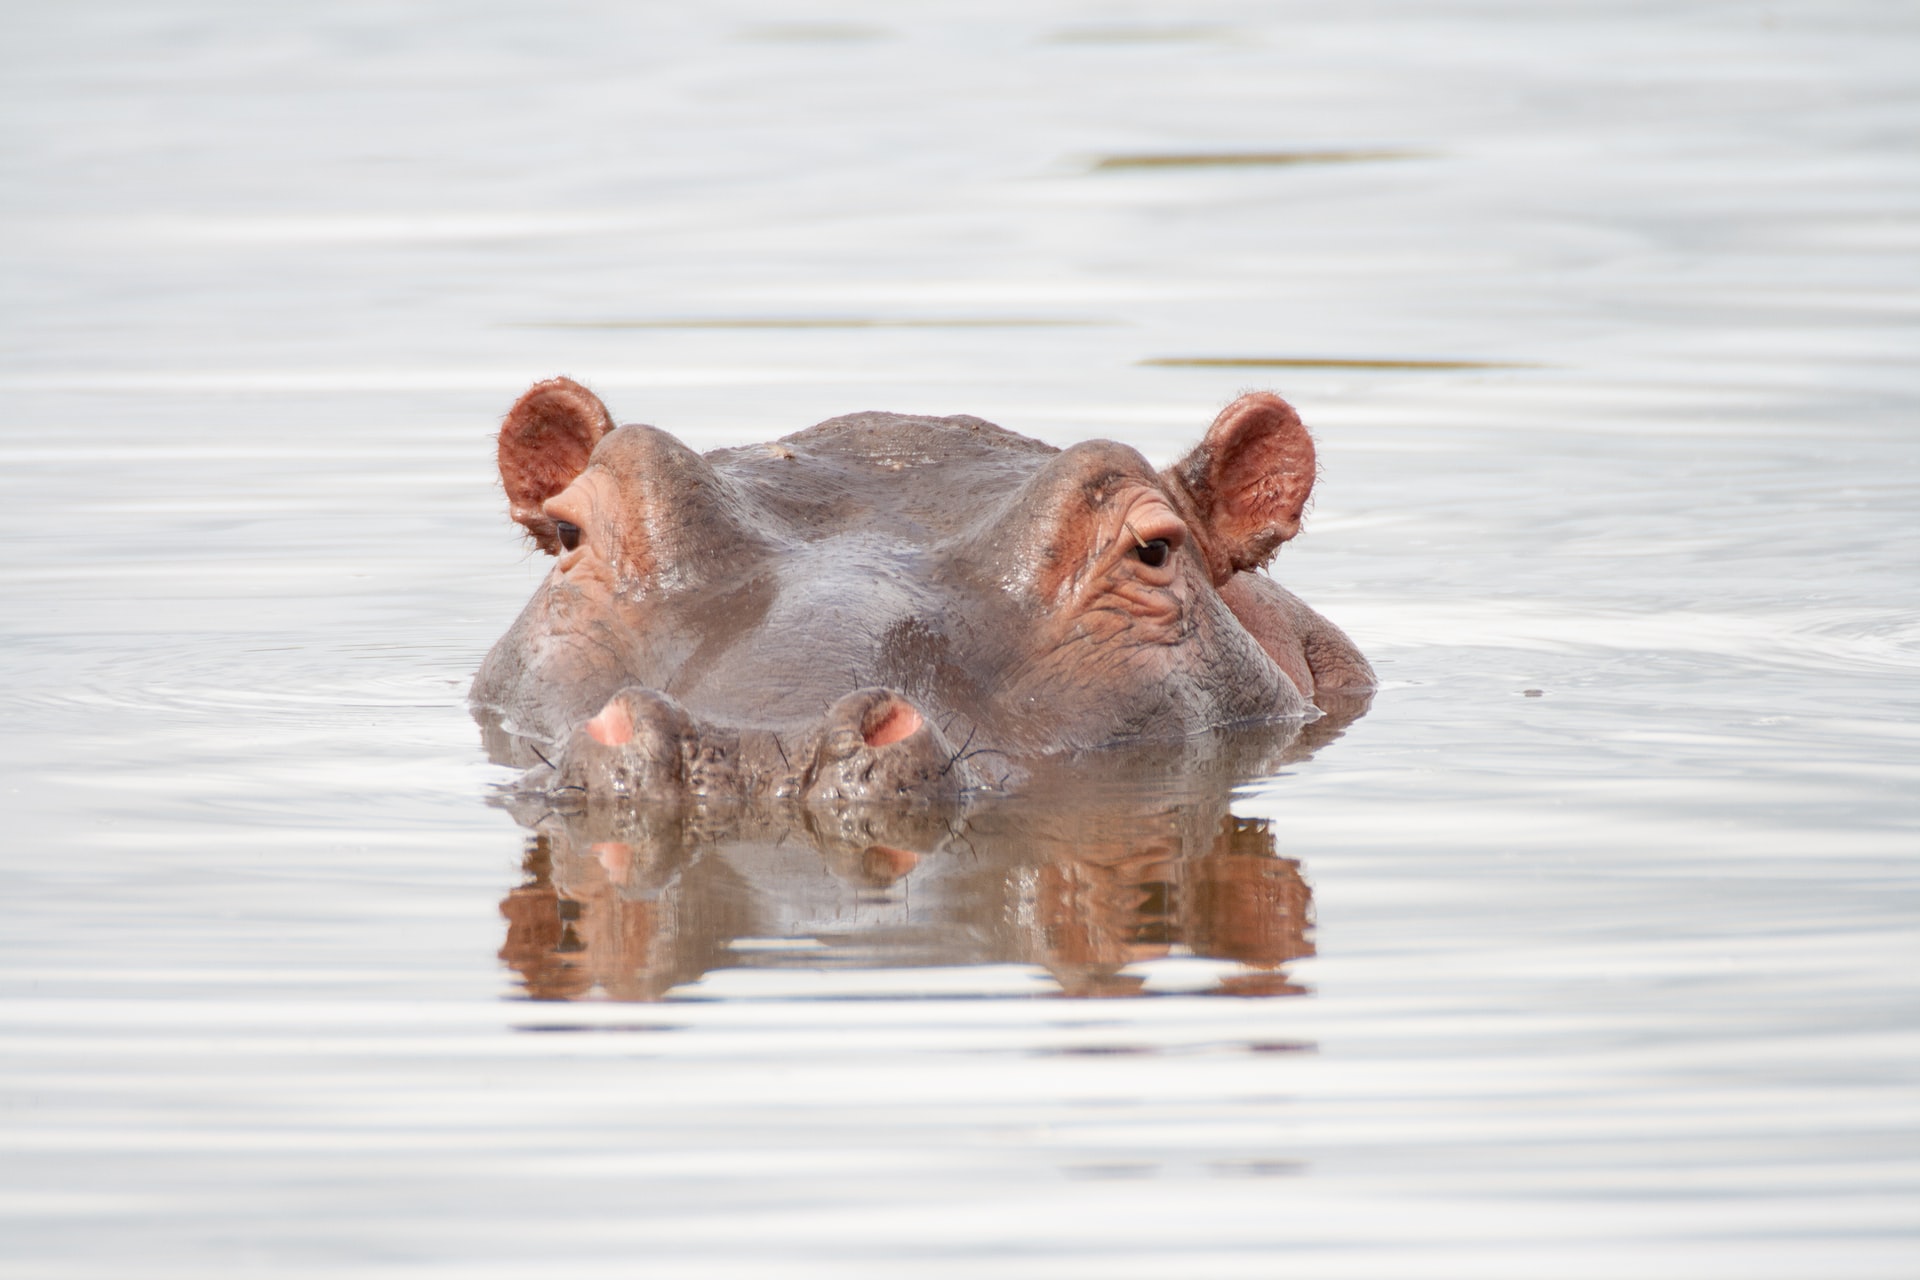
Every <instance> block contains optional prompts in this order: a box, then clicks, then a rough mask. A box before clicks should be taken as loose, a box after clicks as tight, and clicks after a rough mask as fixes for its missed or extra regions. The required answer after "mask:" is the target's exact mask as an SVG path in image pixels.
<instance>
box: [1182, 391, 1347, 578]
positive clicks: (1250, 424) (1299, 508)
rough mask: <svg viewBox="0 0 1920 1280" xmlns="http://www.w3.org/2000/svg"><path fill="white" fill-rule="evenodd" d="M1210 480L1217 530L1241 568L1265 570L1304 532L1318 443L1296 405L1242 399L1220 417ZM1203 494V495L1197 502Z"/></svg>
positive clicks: (1208, 497)
mask: <svg viewBox="0 0 1920 1280" xmlns="http://www.w3.org/2000/svg"><path fill="white" fill-rule="evenodd" d="M1196 454H1198V455H1200V456H1201V457H1203V458H1204V475H1203V476H1194V477H1191V480H1193V481H1197V482H1198V483H1199V484H1200V485H1201V486H1203V487H1204V489H1205V495H1204V498H1203V501H1205V503H1206V505H1207V511H1208V516H1209V524H1210V525H1211V526H1212V532H1213V534H1214V535H1215V536H1216V537H1217V538H1218V539H1219V540H1220V542H1221V544H1222V548H1223V550H1225V551H1226V553H1227V558H1228V559H1229V560H1230V561H1231V563H1232V566H1233V567H1234V568H1235V569H1241V570H1244V569H1253V568H1258V567H1259V566H1260V565H1262V564H1265V563H1266V561H1267V560H1268V559H1269V558H1270V557H1271V556H1272V555H1273V553H1274V551H1276V550H1277V549H1278V548H1279V546H1280V544H1281V543H1283V542H1285V541H1286V540H1287V539H1289V538H1291V537H1293V536H1294V535H1295V534H1297V533H1299V532H1300V516H1301V514H1302V512H1304V511H1305V510H1306V506H1307V499H1308V498H1309V497H1310V496H1312V494H1313V481H1314V470H1315V466H1316V463H1315V459H1314V449H1313V437H1312V436H1311V435H1309V434H1308V433H1307V428H1306V426H1305V424H1303V423H1302V422H1301V421H1300V415H1299V414H1297V413H1295V412H1294V411H1293V406H1292V405H1290V404H1288V403H1287V402H1286V401H1285V400H1282V399H1281V398H1280V397H1279V396H1276V395H1273V394H1272V393H1270V392H1256V393H1254V394H1252V395H1246V396H1241V397H1240V398H1239V399H1238V400H1236V401H1234V402H1233V403H1232V404H1230V405H1228V406H1227V408H1226V409H1225V411H1223V412H1222V413H1221V414H1220V416H1219V417H1218V418H1216V419H1214V423H1213V426H1212V428H1210V429H1209V430H1208V432H1207V439H1206V443H1205V444H1203V445H1201V447H1200V449H1199V450H1197V451H1196ZM1200 496H1201V495H1199V494H1196V497H1200Z"/></svg>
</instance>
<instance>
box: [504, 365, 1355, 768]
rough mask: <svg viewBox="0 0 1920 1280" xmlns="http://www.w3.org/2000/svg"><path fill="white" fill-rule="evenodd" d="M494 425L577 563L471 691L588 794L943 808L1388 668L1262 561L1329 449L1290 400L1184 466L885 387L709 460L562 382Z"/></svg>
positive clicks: (528, 501)
mask: <svg viewBox="0 0 1920 1280" xmlns="http://www.w3.org/2000/svg"><path fill="white" fill-rule="evenodd" d="M498 446H499V449H498V453H499V467H500V479H501V483H502V485H503V486H504V487H505V489H506V494H507V501H508V504H509V511H510V514H511V516H512V518H513V519H514V520H515V521H516V522H518V523H519V524H520V525H521V526H522V527H523V528H524V529H525V531H526V533H527V535H528V536H529V537H530V538H531V539H532V541H533V543H534V545H535V546H537V547H538V549H539V550H540V551H542V552H545V553H546V554H547V555H550V556H552V557H553V566H552V569H551V570H550V571H549V573H548V574H547V577H546V579H545V580H544V581H543V582H542V583H541V584H540V586H539V587H538V588H537V589H536V590H535V592H534V595H533V598H532V600H531V601H529V602H528V604H527V606H526V608H525V610H524V611H523V612H522V613H521V614H520V616H519V618H518V619H517V620H516V621H515V622H514V623H513V625H512V626H511V627H510V628H509V629H508V630H507V632H506V634H505V635H504V636H503V637H501V639H500V640H499V642H498V643H496V644H495V645H494V646H493V649H492V650H491V652H489V653H488V655H487V657H486V659H485V660H484V662H483V663H482V664H481V667H480V670H479V673H478V675H477V676H476V677H475V680H474V683H473V689H472V702H473V705H474V708H475V711H476V714H477V715H478V716H479V717H480V719H481V721H482V723H483V724H484V725H487V726H489V727H490V728H491V729H493V730H498V731H504V734H505V737H504V738H499V737H495V738H494V739H493V741H494V743H495V745H496V747H498V746H499V745H500V744H501V743H502V742H505V743H507V744H509V745H508V746H507V747H506V748H505V754H506V755H507V757H509V758H511V759H513V760H514V761H515V762H517V763H523V764H531V763H532V759H531V758H530V757H527V756H526V754H525V751H531V752H533V753H534V755H537V756H538V757H539V758H540V759H541V760H543V761H547V762H548V763H549V764H550V766H551V767H552V769H553V770H554V771H555V772H556V773H557V774H558V775H559V776H558V780H557V781H558V784H559V785H564V786H567V787H572V788H578V789H581V790H582V791H584V792H586V793H589V794H593V795H607V796H613V797H627V798H634V799H648V798H653V799H661V798H667V799H671V798H674V797H682V798H684V797H697V798H707V799H714V798H734V799H740V800H761V799H765V800H785V801H795V802H798V803H801V804H810V803H828V804H831V805H841V806H844V805H847V804H867V803H886V804H894V805H900V804H907V805H913V804H929V803H936V802H939V801H941V800H944V799H951V798H953V797H955V796H961V795H964V794H967V793H970V792H974V791H979V790H982V789H985V790H992V789H995V788H1009V787H1012V788H1017V787H1018V786H1019V785H1020V780H1021V779H1022V778H1026V777H1030V776H1031V770H1032V768H1033V766H1034V765H1035V763H1036V762H1040V761H1058V760H1061V759H1075V758H1084V757H1085V756H1086V755H1087V754H1088V753H1092V752H1097V751H1101V750H1103V749H1110V748H1116V747H1126V746H1139V745H1141V744H1151V743H1160V744H1167V743H1176V742H1179V741H1182V740H1188V739H1192V738H1193V737H1194V736H1195V735H1204V734H1206V733H1208V732H1209V731H1212V730H1218V729H1222V728H1226V727H1232V726H1245V725H1248V724H1265V725H1272V726H1276V727H1277V729H1279V730H1289V727H1291V729H1290V731H1297V728H1298V726H1299V725H1300V724H1302V723H1303V722H1305V721H1308V720H1312V719H1314V718H1316V717H1319V716H1320V715H1321V714H1322V710H1321V709H1322V708H1326V709H1329V710H1343V711H1344V713H1345V714H1348V715H1350V714H1352V707H1353V705H1354V704H1353V702H1352V700H1353V699H1354V698H1355V697H1356V696H1357V695H1359V696H1364V694H1365V692H1366V691H1368V690H1370V689H1371V688H1372V686H1373V683H1374V675H1373V670H1372V668H1371V667H1370V666H1369V665H1368V663H1367V661H1366V659H1365V658H1364V657H1362V656H1361V653H1360V651H1359V649H1358V648H1357V647H1356V646H1355V645H1354V644H1353V642H1352V641H1351V640H1349V639H1348V638H1347V636H1346V635H1345V634H1344V633H1342V632H1341V631H1340V629H1339V628H1337V627H1335V626H1334V625H1333V624H1332V623H1330V622H1328V621H1327V620H1326V619H1325V618H1323V617H1321V616H1320V615H1319V614H1318V613H1316V612H1315V611H1314V610H1313V609H1311V608H1309V607H1308V606H1307V605H1306V604H1305V603H1304V602H1302V601H1301V600H1300V599H1299V598H1298V597H1296V596H1294V595H1293V594H1292V593H1290V592H1288V591H1287V590H1286V589H1285V588H1283V587H1281V586H1279V585H1278V584H1277V583H1275V582H1274V581H1273V580H1272V579H1271V578H1269V577H1267V576H1265V575H1264V574H1263V573H1262V572H1261V570H1262V568H1263V566H1265V565H1266V564H1267V563H1268V562H1269V561H1270V560H1271V559H1272V557H1273V556H1274V554H1275V553H1276V552H1277V551H1278V550H1279V548H1280V547H1281V546H1282V545H1283V544H1284V543H1286V542H1287V541H1288V540H1289V539H1291V538H1292V537H1294V536H1295V534H1297V533H1298V532H1299V530H1300V523H1301V516H1302V513H1303V512H1304V510H1305V508H1306V506H1307V502H1308V499H1309V497H1310V496H1311V494H1312V490H1313V485H1314V480H1315V474H1316V468H1315V461H1314V445H1313V440H1312V437H1311V436H1310V435H1309V434H1308V432H1307V429H1306V427H1305V426H1304V425H1303V424H1302V423H1301V420H1300V417H1299V415H1298V414H1297V413H1296V412H1295V411H1294V409H1293V408H1292V406H1290V405H1289V404H1288V403H1287V402H1286V401H1284V400H1282V399H1281V398H1280V397H1279V396H1277V395H1273V394H1270V393H1266V392H1257V393H1253V394H1248V395H1243V396H1241V397H1240V398H1238V399H1236V400H1235V401H1233V403H1231V404H1229V405H1228V406H1227V407H1226V408H1225V409H1224V410H1223V411H1222V412H1221V413H1220V414H1219V416H1218V417H1217V418H1215V419H1214V421H1213V423H1212V425H1211V426H1210V427H1208V428H1207V431H1206V433H1205V436H1204V437H1203V438H1202V440H1201V441H1200V443H1199V444H1198V445H1196V446H1195V447H1194V448H1193V449H1192V451H1191V452H1189V453H1187V454H1186V456H1185V457H1183V458H1182V459H1181V460H1180V461H1178V462H1176V463H1175V464H1173V465H1172V466H1169V467H1166V468H1163V469H1157V468H1155V467H1154V466H1153V465H1151V464H1150V463H1149V462H1148V461H1147V460H1146V458H1144V457H1143V456H1142V455H1141V454H1139V453H1138V452H1136V451H1135V450H1133V449H1131V448H1129V447H1127V446H1125V445H1122V444H1118V443H1115V442H1113V441H1110V440H1090V441H1085V442H1082V443H1079V444H1074V445H1071V446H1069V447H1067V448H1064V449H1062V448H1056V447H1055V446H1053V445H1051V444H1046V443H1043V442H1041V441H1039V440H1034V439H1030V438H1028V437H1026V436H1022V435H1018V434H1016V433H1014V432H1012V431H1008V430H1005V429H1003V428H1001V427H998V426H995V425H994V424H992V423H990V422H986V421H983V420H982V419H980V418H975V417H969V416H966V415H956V416H951V417H926V416H919V415H913V414H900V413H881V412H865V413H854V414H849V415H847V416H844V417H838V418H833V419H831V420H829V421H826V422H822V423H820V424H819V425H817V426H813V427H809V428H807V429H806V430H804V431H800V432H798V433H796V434H793V435H788V436H784V437H782V438H780V439H778V440H775V441H773V442H772V443H769V444H755V445H748V446H744V447H739V448H729V449H718V450H714V451H712V452H709V453H705V454H701V453H696V452H694V451H693V450H692V449H690V448H688V447H687V446H686V445H684V444H682V443H681V442H680V441H678V440H676V439H675V438H674V437H673V436H671V435H669V434H668V433H667V432H665V431H662V430H660V429H658V428H655V427H651V426H642V425H633V424H630V425H625V426H620V425H616V423H615V421H614V418H613V417H612V415H611V414H610V413H609V411H608V409H607V407H606V405H605V404H603V403H602V402H601V400H600V399H599V397H597V396H596V395H594V394H593V393H592V392H591V391H589V390H588V389H587V388H586V387H584V386H582V385H581V384H580V383H578V382H575V381H573V380H571V379H568V378H555V379H552V380H550V381H545V382H541V383H538V384H537V385H535V386H534V387H532V388H531V389H530V390H528V391H527V392H526V394H525V395H523V396H521V397H520V399H519V400H518V401H517V402H516V403H515V404H514V405H513V407H512V409H511V410H510V411H509V412H508V414H507V415H506V418H505V420H504V423H503V425H502V427H501V430H500V434H499V441H498ZM1360 705H1362V706H1364V702H1362V703H1361V704H1360ZM522 746H524V748H525V751H522V750H520V747H522Z"/></svg>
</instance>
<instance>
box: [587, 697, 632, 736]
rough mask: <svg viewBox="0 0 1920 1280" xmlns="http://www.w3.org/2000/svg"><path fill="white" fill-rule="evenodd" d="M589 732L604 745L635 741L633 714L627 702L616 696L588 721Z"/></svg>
mask: <svg viewBox="0 0 1920 1280" xmlns="http://www.w3.org/2000/svg"><path fill="white" fill-rule="evenodd" d="M587 732H588V733H589V734H590V735H592V737H593V740H594V741H595V742H597V743H599V744H600V745H601V746H603V747H620V746H625V745H626V744H627V743H629V742H632V741H633V715H632V713H631V712H629V711H628V710H627V704H626V703H624V702H622V701H621V700H620V699H619V698H615V699H614V700H613V701H611V702H609V703H608V704H607V705H606V706H604V707H602V708H601V709H600V714H599V715H597V716H595V717H594V718H593V719H591V720H589V721H587Z"/></svg>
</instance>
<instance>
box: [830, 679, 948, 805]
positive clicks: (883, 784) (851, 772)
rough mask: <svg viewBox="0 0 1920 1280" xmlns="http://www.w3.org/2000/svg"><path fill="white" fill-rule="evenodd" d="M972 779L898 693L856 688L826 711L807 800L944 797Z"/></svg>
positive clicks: (928, 799) (863, 801) (918, 800)
mask: <svg viewBox="0 0 1920 1280" xmlns="http://www.w3.org/2000/svg"><path fill="white" fill-rule="evenodd" d="M976 785H978V780H977V779H976V778H975V777H974V776H973V771H972V769H971V768H970V766H969V765H968V763H967V761H966V760H965V758H964V756H963V753H962V752H960V751H958V750H956V749H955V748H954V746H953V744H952V743H951V742H950V741H948V739H947V736H946V734H944V733H942V732H941V731H940V727H939V726H938V725H936V724H934V723H933V721H931V720H929V719H927V717H926V716H925V715H924V714H922V713H921V711H920V709H919V708H918V707H916V706H914V705H913V703H912V702H910V701H908V699H907V698H906V696H905V695H904V694H901V693H898V692H896V691H894V690H892V689H860V690H856V691H855V692H853V693H850V694H848V695H847V696H846V697H844V698H841V699H840V700H839V701H838V702H836V703H834V704H833V706H831V707H830V708H828V709H827V714H826V720H825V724H824V727H823V731H822V733H821V737H820V744H819V747H818V748H817V750H816V751H815V753H814V765H813V770H812V776H811V778H810V779H809V781H808V785H807V788H806V796H807V800H808V802H809V803H825V804H868V803H873V802H876V801H885V802H887V803H889V804H898V803H900V802H902V801H906V802H908V803H916V804H926V803H932V802H935V801H944V800H951V799H953V798H954V797H956V796H958V795H959V794H960V793H961V792H962V791H965V790H966V789H967V788H969V787H973V786H976Z"/></svg>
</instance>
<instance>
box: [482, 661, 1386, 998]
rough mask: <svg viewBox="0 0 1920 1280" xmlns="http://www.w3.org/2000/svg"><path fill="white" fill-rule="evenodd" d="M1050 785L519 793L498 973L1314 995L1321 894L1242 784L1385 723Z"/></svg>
mask: <svg viewBox="0 0 1920 1280" xmlns="http://www.w3.org/2000/svg"><path fill="white" fill-rule="evenodd" d="M1367 702H1368V699H1367V698H1366V697H1364V696H1363V697H1357V698H1352V699H1349V700H1347V701H1346V702H1345V703H1344V704H1341V705H1336V706H1334V707H1333V708H1331V709H1330V712H1329V714H1327V715H1324V716H1322V717H1321V718H1320V719H1318V720H1316V721H1313V722H1311V723H1310V724H1307V725H1306V726H1304V727H1302V726H1298V725H1292V724H1288V725H1281V726H1274V725H1266V726H1260V727H1258V728H1252V729H1240V730H1235V731H1231V732H1222V733H1216V734H1211V735H1206V736H1203V737H1200V738H1195V739H1190V740H1187V741H1184V742H1174V743H1161V744H1156V745H1155V746H1153V747H1151V748H1134V749H1129V750H1116V751H1111V752H1105V753H1100V754H1098V755H1095V756H1082V757H1080V758H1078V759H1076V760H1073V761H1069V762H1062V763H1058V764H1054V765H1049V766H1042V767H1040V768H1037V769H1036V770H1035V772H1034V773H1033V775H1032V777H1031V779H1030V783H1029V785H1027V786H1025V787H1023V788H1022V790H1021V791H1020V793H1019V794H1016V795H984V796H975V797H970V798H969V799H968V800H967V801H965V802H964V803H963V804H962V805H960V806H958V807H957V808H955V809H952V810H944V809H941V808H906V809H894V808H882V807H875V806H855V807H846V808H823V807H808V806H802V805H797V804H785V805H783V804H753V805H741V804H723V805H709V804H706V803H702V802H675V801H673V800H670V799H657V800H640V801H633V800H626V801H608V802H606V803H596V804H592V805H578V804H576V805H574V806H573V807H571V808H569V807H567V806H568V805H569V803H570V802H571V801H572V797H569V796H564V795H555V794H550V793H546V792H540V791H525V790H520V791H511V792H504V793H502V795H501V797H500V799H499V803H501V804H502V805H503V806H504V807H506V808H507V809H508V810H509V811H510V812H512V813H513V814H514V816H515V818H516V819H517V820H518V821H519V822H520V823H521V825H522V826H524V827H526V828H527V829H528V830H529V831H530V832H531V836H530V838H529V840H528V843H527V849H526V855H525V861H524V865H523V870H524V873H525V880H524V882H523V883H522V884H520V885H519V886H518V887H516V888H514V889H513V890H512V891H511V892H509V893H508V894H507V895H506V897H505V899H504V900H503V901H502V902H501V904H500V911H501V914H502V915H503V916H504V917H505V918H506V922H507V934H506V940H505V943H504V944H503V945H502V947H501V949H500V957H501V959H502V960H503V961H505V962H506V964H507V965H508V966H510V967H511V968H512V969H513V970H514V971H515V972H517V973H518V975H519V977H520V981H521V984H522V987H523V989H524V991H525V993H526V995H528V996H529V997H531V998H533V999H537V1000H577V999H613V1000H660V999H664V998H667V997H668V996H670V995H672V994H675V993H676V992H678V991H680V989H682V988H685V987H686V986H688V985H689V984H692V983H695V982H697V981H698V980H699V979H701V978H702V977H703V976H705V975H707V974H709V973H712V972H715V971H717V970H725V969H734V970H738V969H763V970H764V969H810V970H849V969H910V968H920V967H931V966H960V965H985V964H1003V965H1004V964H1015V965H1033V966H1038V967H1039V968H1040V969H1043V970H1044V971H1045V972H1046V973H1047V974H1048V975H1050V976H1051V979H1052V981H1053V982H1054V983H1055V984H1057V988H1058V991H1059V992H1060V993H1061V994H1064V995H1069V996H1134V995H1142V994H1147V988H1146V982H1147V978H1146V975H1145V974H1144V973H1142V972H1141V971H1140V968H1141V966H1142V965H1144V964H1145V963H1147V962H1150V961H1155V960H1160V959H1165V958H1169V957H1182V956H1185V957H1197V958H1200V959H1204V960H1211V961H1218V962H1225V965H1226V967H1225V968H1223V969H1222V970H1221V971H1220V972H1219V973H1218V974H1217V975H1216V977H1215V980H1214V985H1213V987H1212V988H1211V991H1210V994H1220V995H1237V996H1279V995H1296V994H1300V993H1302V992H1303V991H1304V990H1305V988H1303V987H1302V986H1300V985H1299V984H1298V983H1296V982H1295V981H1293V979H1292V978H1291V977H1290V976H1289V975H1288V973H1287V965H1288V964H1289V963H1291V962H1292V961H1295V960H1298V959H1300V958H1302V957H1305V956H1310V955H1312V954H1313V950H1314V948H1313V941H1312V937H1311V926H1312V905H1313V894H1312V890H1311V889H1310V888H1309V887H1308V885H1307V882H1306V880H1305V879H1304V877H1303V875H1302V870H1301V863H1300V861H1299V860H1298V859H1297V858H1294V857H1289V856H1286V855H1285V854H1284V853H1283V851H1282V850H1281V849H1280V848H1279V846H1278V844H1277V842H1276V840H1275V836H1274V831H1273V829H1272V826H1271V824H1270V823H1269V822H1268V821H1267V820H1266V819H1261V818H1246V817H1240V816H1237V815H1235V814H1234V813H1233V812H1232V798H1233V794H1234V790H1235V788H1236V787H1238V786H1241V785H1242V784H1245V783H1247V782H1249V781H1252V780H1254V779H1257V778H1260V777H1263V776H1270V775H1272V774H1273V773H1275V772H1276V771H1278V770H1280V769H1282V768H1284V767H1285V766H1286V765H1288V764H1291V763H1294V762H1297V761H1300V760H1303V759H1305V758H1307V757H1308V756H1309V755H1311V754H1312V753H1313V752H1314V751H1315V750H1317V749H1318V748H1320V747H1321V746H1324V745H1326V744H1327V743H1329V742H1331V741H1332V740H1333V739H1334V738H1337V737H1338V736H1340V734H1341V733H1342V732H1343V731H1344V729H1345V727H1346V726H1347V725H1348V724H1350V723H1351V722H1352V721H1353V720H1355V719H1357V718H1358V717H1359V716H1360V715H1362V714H1364V712H1365V711H1366V708H1367Z"/></svg>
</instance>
